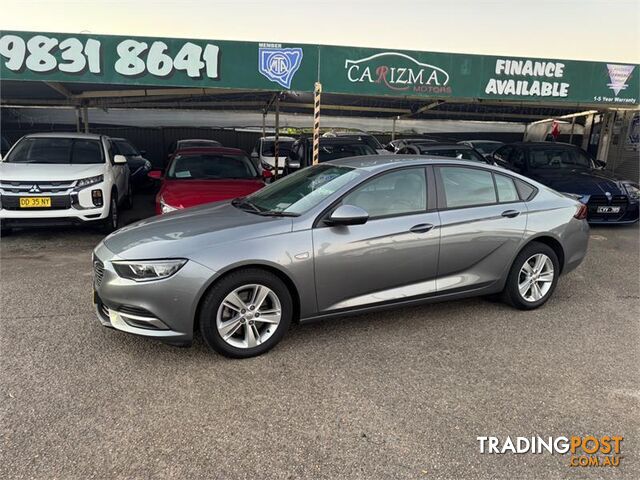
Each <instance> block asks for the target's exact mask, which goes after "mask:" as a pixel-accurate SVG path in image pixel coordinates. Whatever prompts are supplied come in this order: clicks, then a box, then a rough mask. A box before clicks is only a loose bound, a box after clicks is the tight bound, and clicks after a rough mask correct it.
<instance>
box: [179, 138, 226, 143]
mask: <svg viewBox="0 0 640 480" xmlns="http://www.w3.org/2000/svg"><path fill="white" fill-rule="evenodd" d="M180 142H211V143H220V142H219V141H218V140H212V139H210V138H181V139H180V140H178V141H177V143H180Z"/></svg>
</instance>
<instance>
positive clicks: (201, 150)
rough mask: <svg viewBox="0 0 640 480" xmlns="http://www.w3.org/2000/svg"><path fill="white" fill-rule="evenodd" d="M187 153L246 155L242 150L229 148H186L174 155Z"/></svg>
mask: <svg viewBox="0 0 640 480" xmlns="http://www.w3.org/2000/svg"><path fill="white" fill-rule="evenodd" d="M189 153H226V154H228V155H244V156H246V155H247V154H246V153H245V152H244V150H240V149H239V148H231V147H188V148H180V149H178V150H176V153H175V154H176V156H178V155H184V154H189Z"/></svg>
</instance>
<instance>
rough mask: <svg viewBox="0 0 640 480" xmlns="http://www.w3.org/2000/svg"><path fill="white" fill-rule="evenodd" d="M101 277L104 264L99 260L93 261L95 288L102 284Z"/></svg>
mask: <svg viewBox="0 0 640 480" xmlns="http://www.w3.org/2000/svg"><path fill="white" fill-rule="evenodd" d="M102 277H104V263H102V262H101V261H100V260H98V259H95V260H94V261H93V280H94V282H95V284H96V286H98V287H99V286H100V284H101V283H102Z"/></svg>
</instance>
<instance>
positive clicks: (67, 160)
mask: <svg viewBox="0 0 640 480" xmlns="http://www.w3.org/2000/svg"><path fill="white" fill-rule="evenodd" d="M131 201H132V191H131V183H130V181H129V168H128V167H127V159H126V158H125V157H124V156H122V155H118V154H115V153H114V149H113V144H112V141H111V140H110V139H109V137H106V136H104V135H92V134H85V133H39V134H32V135H26V136H24V137H22V138H21V139H20V140H18V142H17V143H16V144H15V145H14V146H13V147H12V148H11V150H10V151H9V153H8V154H7V156H6V157H5V158H3V159H2V162H1V163H0V223H1V224H2V229H3V231H4V232H5V233H6V231H7V230H8V229H10V228H11V227H13V226H29V225H41V224H47V225H49V224H66V223H76V224H83V225H84V224H93V223H101V224H102V225H103V227H104V230H105V231H107V232H111V231H113V230H115V229H116V228H117V227H118V220H119V212H118V210H119V207H120V206H121V205H122V206H125V207H130V206H131Z"/></svg>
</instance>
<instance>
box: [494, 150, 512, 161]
mask: <svg viewBox="0 0 640 480" xmlns="http://www.w3.org/2000/svg"><path fill="white" fill-rule="evenodd" d="M512 150H513V147H509V146H506V147H502V148H499V149H498V150H496V152H495V153H494V154H493V156H494V157H495V158H496V160H502V161H503V162H508V161H509V155H511V151H512Z"/></svg>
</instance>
